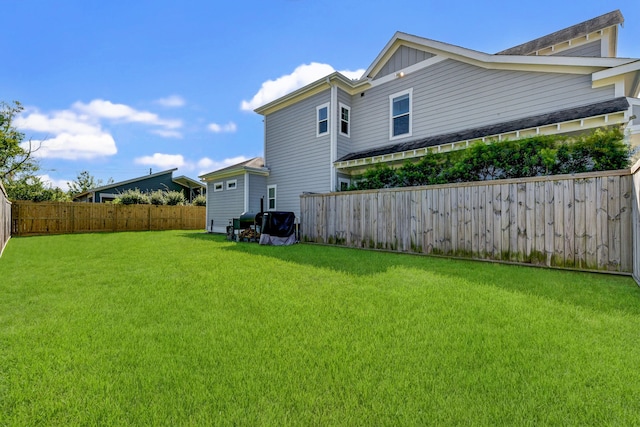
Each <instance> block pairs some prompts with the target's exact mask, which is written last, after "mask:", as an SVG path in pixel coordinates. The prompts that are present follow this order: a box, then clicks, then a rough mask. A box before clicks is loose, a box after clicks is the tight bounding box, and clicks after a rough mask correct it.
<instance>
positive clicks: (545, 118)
mask: <svg viewBox="0 0 640 427" xmlns="http://www.w3.org/2000/svg"><path fill="white" fill-rule="evenodd" d="M628 108H629V102H628V101H627V98H625V97H621V98H615V99H611V100H609V101H603V102H598V103H596V104H590V105H584V106H582V107H574V108H567V109H564V110H559V111H554V112H552V113H547V114H540V115H537V116H531V117H527V118H524V119H518V120H511V121H508V122H503V123H496V124H492V125H488V126H482V127H478V128H473V129H467V130H462V131H459V132H453V133H447V134H442V135H436V136H430V137H428V138H422V139H418V140H415V141H410V142H404V143H400V144H393V145H387V146H384V147H380V148H375V149H372V150H365V151H358V152H355V153H349V154H347V155H346V156H343V157H341V158H340V159H338V161H339V162H343V161H347V160H355V159H363V158H366V157H373V156H382V155H384V154H391V153H401V152H403V151H411V150H418V149H420V148H425V147H433V146H435V145H442V144H450V143H453V142H458V141H469V140H474V139H478V138H483V137H486V136H491V135H498V134H501V133H506V132H515V131H517V130H522V129H531V128H535V127H539V126H546V125H551V124H555V123H561V122H566V121H570V120H577V119H584V118H586V117H594V116H599V115H602V114H610V113H615V112H618V111H624V110H626V109H628Z"/></svg>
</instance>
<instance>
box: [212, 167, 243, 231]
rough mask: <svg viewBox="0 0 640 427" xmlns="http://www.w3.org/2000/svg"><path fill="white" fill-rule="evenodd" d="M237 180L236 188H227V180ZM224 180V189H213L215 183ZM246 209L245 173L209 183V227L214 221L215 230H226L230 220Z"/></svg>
mask: <svg viewBox="0 0 640 427" xmlns="http://www.w3.org/2000/svg"><path fill="white" fill-rule="evenodd" d="M234 179H235V180H237V184H236V188H235V189H234V190H227V181H230V180H234ZM216 182H222V184H223V190H222V191H217V192H216V191H213V186H214V183H216ZM243 211H244V175H236V176H232V177H227V178H224V179H220V180H214V181H211V182H208V183H207V227H211V220H213V221H214V223H213V226H214V227H215V228H214V230H215V231H224V229H225V228H226V226H227V225H229V221H230V220H231V219H233V218H238V217H239V216H240V214H241V213H242V212H243Z"/></svg>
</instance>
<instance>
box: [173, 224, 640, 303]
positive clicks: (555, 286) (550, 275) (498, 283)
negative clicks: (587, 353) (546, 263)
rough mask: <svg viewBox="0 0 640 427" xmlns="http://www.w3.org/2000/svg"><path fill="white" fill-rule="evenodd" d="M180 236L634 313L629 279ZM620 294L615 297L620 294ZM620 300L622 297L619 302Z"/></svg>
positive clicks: (305, 261) (637, 292) (345, 268)
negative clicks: (421, 274)
mask: <svg viewBox="0 0 640 427" xmlns="http://www.w3.org/2000/svg"><path fill="white" fill-rule="evenodd" d="M182 236H184V237H188V238H191V239H198V240H207V241H211V242H212V243H228V244H227V245H225V246H223V247H221V248H220V249H221V250H225V251H233V252H236V253H242V254H246V255H247V256H248V257H249V260H248V262H250V258H251V257H258V256H261V257H265V256H266V257H271V258H274V259H277V260H280V261H285V262H290V263H295V264H298V265H300V266H311V267H315V268H321V269H327V270H333V271H337V272H341V273H346V274H352V275H356V276H371V275H375V274H379V273H383V272H386V271H388V270H389V269H390V268H398V267H399V268H402V267H406V268H412V269H421V270H424V271H425V272H427V271H428V272H430V273H435V274H438V275H442V276H447V277H453V278H457V279H460V280H461V281H466V282H469V283H473V284H477V285H481V286H493V287H496V288H500V289H503V290H506V291H509V292H516V293H521V294H525V295H532V296H537V297H542V298H546V299H552V300H555V301H558V302H561V303H565V304H571V305H576V306H580V307H585V308H589V309H592V310H595V311H598V312H610V311H622V312H626V313H629V314H640V288H638V286H636V284H635V283H634V282H633V279H632V278H631V277H625V276H613V275H603V274H598V273H582V272H573V271H559V270H551V269H546V268H535V267H528V266H515V265H505V264H497V263H491V262H480V261H471V260H459V259H449V258H444V257H432V256H424V255H412V254H403V253H389V252H382V251H372V250H363V249H353V248H345V247H339V246H324V245H315V244H297V245H294V246H260V245H258V244H256V243H246V242H240V243H235V242H228V241H227V240H226V239H225V236H224V235H221V234H206V233H198V234H195V233H184V234H182ZM621 293H622V294H624V295H625V296H624V297H623V298H620V294H621ZM621 299H622V300H623V301H625V303H624V304H623V305H621V303H620V301H621Z"/></svg>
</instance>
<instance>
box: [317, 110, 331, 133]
mask: <svg viewBox="0 0 640 427" xmlns="http://www.w3.org/2000/svg"><path fill="white" fill-rule="evenodd" d="M316 119H317V123H318V125H317V126H318V127H317V132H316V136H322V135H324V134H326V133H328V132H329V104H322V105H320V106H318V107H316Z"/></svg>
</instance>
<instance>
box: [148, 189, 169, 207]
mask: <svg viewBox="0 0 640 427" xmlns="http://www.w3.org/2000/svg"><path fill="white" fill-rule="evenodd" d="M149 203H151V204H152V205H156V206H159V205H166V204H167V198H166V193H165V192H164V191H162V190H156V191H153V192H151V193H149Z"/></svg>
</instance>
